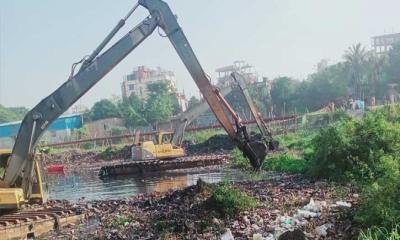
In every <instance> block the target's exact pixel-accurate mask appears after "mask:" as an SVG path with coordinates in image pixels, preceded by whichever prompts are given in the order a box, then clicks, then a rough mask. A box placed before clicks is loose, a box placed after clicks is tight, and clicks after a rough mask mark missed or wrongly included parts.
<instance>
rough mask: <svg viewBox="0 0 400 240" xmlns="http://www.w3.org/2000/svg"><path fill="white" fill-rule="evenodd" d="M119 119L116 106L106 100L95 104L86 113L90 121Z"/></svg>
mask: <svg viewBox="0 0 400 240" xmlns="http://www.w3.org/2000/svg"><path fill="white" fill-rule="evenodd" d="M114 117H120V114H119V111H118V108H117V106H116V105H115V104H114V103H113V102H112V101H110V100H108V99H102V100H100V101H99V102H96V103H95V104H94V105H93V107H92V108H91V109H90V111H89V113H88V118H89V119H90V120H92V121H96V120H100V119H106V118H114Z"/></svg>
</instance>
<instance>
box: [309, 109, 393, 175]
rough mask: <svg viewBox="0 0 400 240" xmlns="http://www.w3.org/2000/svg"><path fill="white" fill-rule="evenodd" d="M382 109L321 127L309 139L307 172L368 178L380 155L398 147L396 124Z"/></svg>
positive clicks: (373, 173)
mask: <svg viewBox="0 0 400 240" xmlns="http://www.w3.org/2000/svg"><path fill="white" fill-rule="evenodd" d="M386 118H387V116H385V115H384V114H383V113H382V112H370V113H368V114H366V116H365V117H364V118H363V119H362V120H344V121H343V122H341V123H339V124H337V125H334V126H330V127H328V128H326V129H321V130H320V132H319V134H318V135H317V136H316V137H315V138H314V139H313V151H314V154H313V156H312V159H311V170H310V173H311V174H312V175H314V176H316V177H328V178H334V179H338V180H345V179H355V180H360V181H365V180H367V181H372V180H374V179H377V178H378V177H380V172H379V171H377V169H376V164H378V163H379V161H380V159H381V157H382V156H384V155H387V154H394V153H396V152H398V151H399V150H400V148H399V147H400V128H399V127H400V124H399V123H396V122H389V121H387V119H386Z"/></svg>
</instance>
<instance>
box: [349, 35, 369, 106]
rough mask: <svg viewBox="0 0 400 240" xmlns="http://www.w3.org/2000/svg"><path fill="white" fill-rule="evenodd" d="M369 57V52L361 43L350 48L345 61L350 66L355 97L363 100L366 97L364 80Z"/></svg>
mask: <svg viewBox="0 0 400 240" xmlns="http://www.w3.org/2000/svg"><path fill="white" fill-rule="evenodd" d="M367 56H368V51H367V50H366V48H365V47H364V46H362V45H361V43H357V44H355V45H352V46H351V47H349V48H348V49H347V50H346V52H345V54H344V59H345V60H346V62H347V64H349V67H350V68H349V74H350V78H351V80H352V83H353V86H354V95H355V97H356V98H359V99H361V98H362V97H363V95H364V92H363V90H362V85H363V80H364V76H365V64H366V60H367Z"/></svg>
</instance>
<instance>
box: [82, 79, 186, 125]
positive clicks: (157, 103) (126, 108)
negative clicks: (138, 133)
mask: <svg viewBox="0 0 400 240" xmlns="http://www.w3.org/2000/svg"><path fill="white" fill-rule="evenodd" d="M147 91H148V96H147V97H146V98H140V97H138V96H136V95H131V96H129V97H127V98H123V99H121V100H118V101H111V100H108V99H102V100H100V101H98V102H96V103H95V104H94V105H93V107H92V108H91V109H90V110H89V111H88V112H86V113H85V114H84V119H85V121H96V120H101V119H106V118H122V119H124V121H125V125H126V126H127V127H129V128H133V127H137V126H146V125H154V124H156V123H157V122H160V121H162V120H165V119H169V118H171V117H172V116H173V115H175V114H178V113H179V112H180V107H179V103H178V99H177V97H176V95H175V92H174V91H173V89H171V86H170V85H169V84H168V83H166V82H155V83H150V84H149V85H147Z"/></svg>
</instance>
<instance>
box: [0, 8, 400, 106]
mask: <svg viewBox="0 0 400 240" xmlns="http://www.w3.org/2000/svg"><path fill="white" fill-rule="evenodd" d="M168 2H169V4H170V7H171V9H172V10H173V11H174V12H175V13H176V14H177V15H178V21H179V23H180V25H181V26H182V28H183V30H184V32H185V34H186V36H187V37H188V39H189V41H190V43H191V45H192V47H193V49H194V51H195V53H196V54H197V57H198V58H199V60H200V63H201V64H202V65H203V68H204V69H205V70H206V72H207V73H208V74H209V75H210V76H212V77H213V78H215V76H216V74H215V69H216V68H217V67H220V66H224V65H228V64H231V63H232V62H233V61H234V60H245V61H247V62H249V63H250V64H252V65H254V66H255V68H256V70H257V71H258V73H259V74H260V75H261V76H266V77H269V78H273V77H276V76H283V75H288V76H291V77H295V78H298V79H303V78H305V77H306V76H307V75H308V74H309V73H311V72H312V71H314V70H315V66H316V64H317V63H318V62H319V61H320V60H321V59H323V58H327V59H329V60H330V62H331V63H332V62H337V61H339V60H340V59H341V57H342V56H343V53H344V51H345V50H346V49H347V47H349V46H350V45H351V44H354V43H357V42H361V43H363V44H365V45H366V46H368V47H370V37H371V36H374V35H379V34H383V33H391V32H396V31H397V32H399V31H400V14H399V9H400V1H399V0H379V1H378V0H375V1H373V0H330V1H328V0H301V1H300V0H196V1H195V0H174V1H172V0H170V1H168ZM134 3H135V1H132V0H118V1H106V0H85V1H78V0H65V1H54V0H36V1H30V0H1V1H0V21H1V22H0V28H1V29H0V30H1V31H0V32H1V35H0V104H3V105H5V106H20V105H24V106H27V107H33V106H34V105H35V104H37V103H38V102H39V101H40V100H41V99H42V98H44V97H46V96H47V95H49V94H50V93H51V92H53V91H54V90H55V89H56V88H57V87H58V86H60V85H61V84H62V83H63V82H64V81H66V79H67V77H68V75H69V71H70V67H71V64H72V63H73V62H76V61H78V60H80V59H81V58H82V57H83V56H84V55H87V54H89V53H91V52H92V51H93V49H94V48H95V47H96V46H97V45H98V44H99V43H100V41H102V40H103V38H104V37H105V36H106V35H107V34H108V33H109V31H110V30H111V29H112V28H113V27H114V25H115V24H116V23H117V22H118V20H119V19H120V18H122V17H123V16H125V14H126V13H127V11H128V10H129V9H130V8H131V7H132V6H133V4H134ZM146 15H147V12H146V11H145V10H144V9H140V11H137V12H135V14H134V17H133V19H131V20H130V21H129V22H128V23H127V24H126V26H125V27H124V28H123V29H122V31H121V33H120V34H119V35H117V38H116V39H118V38H119V37H121V36H122V35H123V34H125V33H126V32H127V31H128V29H130V28H132V27H133V26H135V25H136V24H137V23H138V22H139V21H140V20H141V19H143V18H144V17H145V16H146ZM114 41H115V40H114ZM138 65H146V66H150V67H156V66H160V67H162V68H165V69H168V70H172V71H174V72H175V73H176V75H177V78H178V87H179V89H180V90H182V89H183V88H184V89H185V92H186V93H187V95H189V96H191V95H196V96H197V95H198V90H197V88H196V86H195V84H194V82H193V80H192V79H191V78H190V76H189V74H188V73H187V71H186V69H185V67H184V66H183V64H182V62H181V61H180V59H179V57H178V56H177V54H176V53H175V51H174V50H173V47H172V45H171V44H170V42H169V41H168V40H167V39H165V38H162V37H160V36H159V35H158V34H157V31H155V32H154V34H153V35H152V36H151V37H150V38H148V39H147V40H146V41H145V42H143V44H142V45H140V46H139V47H138V48H137V49H136V50H134V51H133V52H132V53H131V54H130V55H129V56H128V57H126V58H125V59H124V60H123V62H121V63H120V64H119V65H118V66H117V67H116V68H114V70H113V71H112V72H110V73H109V74H108V75H107V76H106V77H105V78H104V79H103V80H102V81H100V82H99V83H98V84H97V85H96V86H95V87H93V88H92V89H91V90H90V91H89V92H88V93H87V94H86V95H85V96H83V97H82V99H81V101H80V102H81V103H82V104H84V105H88V106H90V105H92V104H93V103H94V102H95V101H98V100H100V99H101V98H108V97H111V95H113V94H114V95H120V94H121V93H120V84H121V81H122V77H123V75H125V74H126V73H128V72H130V71H132V69H133V68H134V67H136V66H138Z"/></svg>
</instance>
